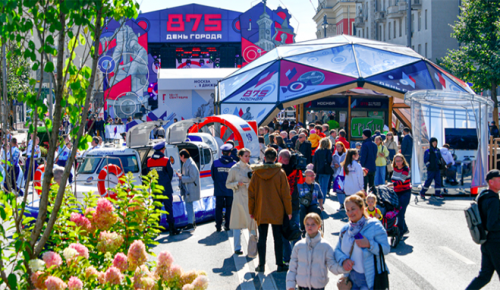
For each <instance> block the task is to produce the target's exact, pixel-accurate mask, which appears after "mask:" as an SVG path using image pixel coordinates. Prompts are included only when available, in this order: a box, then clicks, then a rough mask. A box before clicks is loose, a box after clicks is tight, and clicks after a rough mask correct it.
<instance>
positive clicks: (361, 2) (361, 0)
mask: <svg viewBox="0 0 500 290" xmlns="http://www.w3.org/2000/svg"><path fill="white" fill-rule="evenodd" d="M354 2H356V3H360V4H363V3H365V0H355V1H354Z"/></svg>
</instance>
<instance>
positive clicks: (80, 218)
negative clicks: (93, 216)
mask: <svg viewBox="0 0 500 290" xmlns="http://www.w3.org/2000/svg"><path fill="white" fill-rule="evenodd" d="M69 220H70V221H72V222H74V223H75V224H76V226H77V227H80V229H81V230H83V231H85V232H90V231H91V229H92V223H91V222H90V220H89V219H88V218H86V217H85V216H84V215H81V214H80V213H76V212H74V213H71V217H70V219H69Z"/></svg>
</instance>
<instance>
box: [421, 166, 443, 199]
mask: <svg viewBox="0 0 500 290" xmlns="http://www.w3.org/2000/svg"><path fill="white" fill-rule="evenodd" d="M433 180H434V189H435V193H434V194H435V195H440V194H441V171H440V170H438V171H427V180H426V181H425V183H424V187H422V190H421V191H420V195H425V193H426V192H427V190H428V189H429V186H430V185H431V183H432V181H433Z"/></svg>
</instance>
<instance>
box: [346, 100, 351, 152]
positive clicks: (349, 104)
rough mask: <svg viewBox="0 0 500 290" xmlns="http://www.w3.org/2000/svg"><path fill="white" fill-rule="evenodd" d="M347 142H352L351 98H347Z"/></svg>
mask: <svg viewBox="0 0 500 290" xmlns="http://www.w3.org/2000/svg"><path fill="white" fill-rule="evenodd" d="M347 99H348V101H347V137H348V138H347V140H348V141H349V142H351V96H350V95H349V96H347Z"/></svg>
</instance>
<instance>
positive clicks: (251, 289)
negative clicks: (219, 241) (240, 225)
mask: <svg viewBox="0 0 500 290" xmlns="http://www.w3.org/2000/svg"><path fill="white" fill-rule="evenodd" d="M244 232H245V231H244ZM226 234H228V233H226ZM228 241H229V244H230V245H231V251H232V252H233V253H234V237H233V236H232V235H231V236H229V235H228ZM233 260H234V265H235V266H236V269H237V271H236V274H237V276H238V282H239V286H240V289H241V290H255V286H254V284H253V281H252V278H251V274H250V273H252V271H251V270H250V266H249V265H248V263H247V259H246V258H245V256H238V255H235V254H233ZM238 269H239V270H238ZM245 276H248V277H249V278H248V279H247V278H245Z"/></svg>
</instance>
